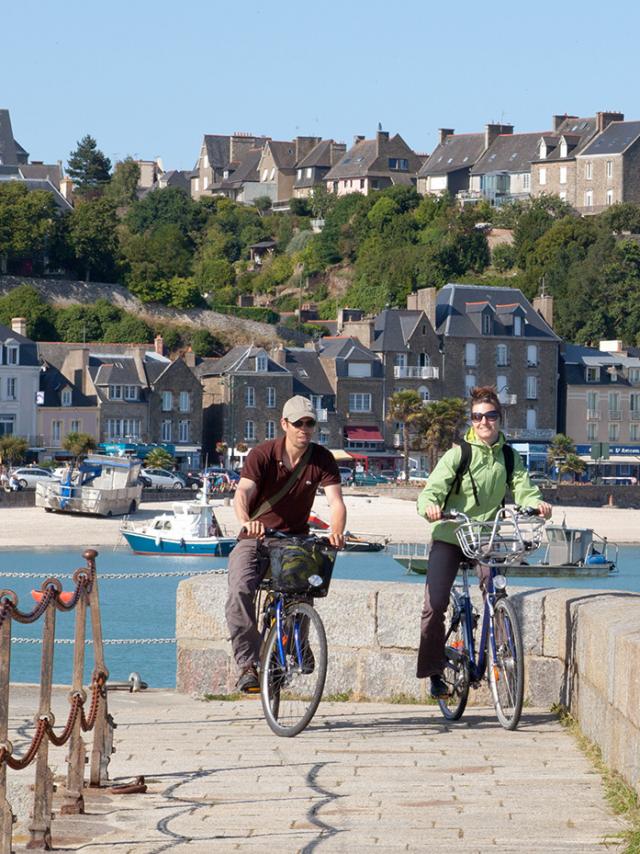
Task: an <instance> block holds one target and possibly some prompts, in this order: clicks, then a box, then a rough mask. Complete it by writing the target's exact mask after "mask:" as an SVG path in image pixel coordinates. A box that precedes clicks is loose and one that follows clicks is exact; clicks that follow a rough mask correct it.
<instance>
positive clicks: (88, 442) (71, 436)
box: [62, 432, 96, 464]
mask: <svg viewBox="0 0 640 854" xmlns="http://www.w3.org/2000/svg"><path fill="white" fill-rule="evenodd" d="M62 447H63V448H64V449H65V451H69V453H70V454H73V461H74V463H76V464H77V463H78V462H79V460H80V459H81V458H82V457H86V456H87V454H88V453H89V451H95V449H96V440H95V439H94V438H93V436H90V435H89V433H75V432H74V433H67V435H66V436H65V437H64V439H63V441H62Z"/></svg>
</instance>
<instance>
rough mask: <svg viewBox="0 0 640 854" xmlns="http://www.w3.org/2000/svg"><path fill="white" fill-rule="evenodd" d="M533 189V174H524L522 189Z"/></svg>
mask: <svg viewBox="0 0 640 854" xmlns="http://www.w3.org/2000/svg"><path fill="white" fill-rule="evenodd" d="M530 187H531V174H530V173H529V172H523V174H522V189H523V190H528V189H529V188H530Z"/></svg>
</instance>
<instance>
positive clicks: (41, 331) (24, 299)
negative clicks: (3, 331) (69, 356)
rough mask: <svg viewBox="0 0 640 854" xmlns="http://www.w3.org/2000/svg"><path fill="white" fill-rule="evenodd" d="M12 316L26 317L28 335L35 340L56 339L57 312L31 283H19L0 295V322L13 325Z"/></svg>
mask: <svg viewBox="0 0 640 854" xmlns="http://www.w3.org/2000/svg"><path fill="white" fill-rule="evenodd" d="M12 317H26V319H27V336H28V337H29V338H33V339H34V340H35V341H56V340H57V338H58V335H57V332H56V327H55V312H54V310H53V308H52V307H51V306H50V305H49V304H48V303H47V302H46V301H45V300H44V299H43V298H42V297H41V296H40V293H39V292H38V291H37V290H36V289H35V288H34V287H32V286H31V285H19V286H18V287H17V288H13V290H11V291H9V293H8V294H5V295H4V296H2V297H0V323H3V324H4V325H5V326H9V327H10V326H11V318H12Z"/></svg>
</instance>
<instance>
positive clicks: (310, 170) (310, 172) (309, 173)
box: [307, 166, 313, 178]
mask: <svg viewBox="0 0 640 854" xmlns="http://www.w3.org/2000/svg"><path fill="white" fill-rule="evenodd" d="M312 175H313V167H312V166H307V178H311V176H312Z"/></svg>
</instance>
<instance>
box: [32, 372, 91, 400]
mask: <svg viewBox="0 0 640 854" xmlns="http://www.w3.org/2000/svg"><path fill="white" fill-rule="evenodd" d="M44 367H45V370H44V371H42V373H41V374H40V391H43V392H44V405H45V406H60V405H61V403H62V392H63V391H64V389H65V388H69V389H71V406H76V407H77V406H96V405H97V403H98V398H97V397H96V395H94V394H89V395H87V394H83V393H82V390H81V389H80V388H79V387H78V386H76V385H75V384H74V383H72V382H70V381H69V380H68V379H67V378H66V377H65V376H64V375H63V374H61V373H60V371H59V370H58V368H56V367H55V365H51V364H49V362H45V363H44Z"/></svg>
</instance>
